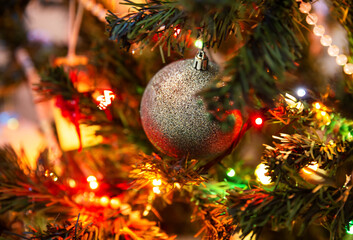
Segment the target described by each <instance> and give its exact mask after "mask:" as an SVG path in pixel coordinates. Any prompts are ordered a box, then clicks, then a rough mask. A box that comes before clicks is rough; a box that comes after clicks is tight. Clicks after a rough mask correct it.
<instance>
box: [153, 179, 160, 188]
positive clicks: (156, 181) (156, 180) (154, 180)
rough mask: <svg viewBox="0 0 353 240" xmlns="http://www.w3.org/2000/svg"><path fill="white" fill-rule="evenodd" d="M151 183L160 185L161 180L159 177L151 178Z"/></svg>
mask: <svg viewBox="0 0 353 240" xmlns="http://www.w3.org/2000/svg"><path fill="white" fill-rule="evenodd" d="M152 184H153V186H160V185H162V180H161V179H153V181H152Z"/></svg>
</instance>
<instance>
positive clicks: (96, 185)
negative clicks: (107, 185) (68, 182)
mask: <svg viewBox="0 0 353 240" xmlns="http://www.w3.org/2000/svg"><path fill="white" fill-rule="evenodd" d="M98 186H99V184H98V182H94V181H93V182H90V183H89V187H90V188H91V189H92V190H95V189H97V188H98Z"/></svg>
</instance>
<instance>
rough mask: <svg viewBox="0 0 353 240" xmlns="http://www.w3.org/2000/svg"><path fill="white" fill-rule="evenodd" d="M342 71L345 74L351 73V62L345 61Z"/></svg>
mask: <svg viewBox="0 0 353 240" xmlns="http://www.w3.org/2000/svg"><path fill="white" fill-rule="evenodd" d="M343 71H344V72H345V73H346V74H348V75H351V74H353V64H352V63H347V64H346V65H344V67H343Z"/></svg>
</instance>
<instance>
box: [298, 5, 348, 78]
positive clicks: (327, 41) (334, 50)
mask: <svg viewBox="0 0 353 240" xmlns="http://www.w3.org/2000/svg"><path fill="white" fill-rule="evenodd" d="M297 2H300V5H299V11H300V12H302V13H304V14H307V16H306V19H305V20H306V22H307V23H308V24H309V25H313V26H314V28H313V33H314V34H315V35H316V36H319V37H321V39H320V43H321V45H322V46H324V47H328V49H327V53H328V55H330V56H331V57H336V63H337V64H338V65H339V66H342V67H343V72H344V73H345V74H347V75H351V74H353V64H352V63H347V62H348V58H347V56H346V55H344V54H339V52H340V49H339V48H338V47H337V46H336V45H333V44H332V37H331V36H330V35H327V34H325V27H324V26H322V25H317V21H318V16H317V15H316V14H315V13H310V11H311V9H312V7H311V3H310V2H303V0H297ZM324 34H325V35H324Z"/></svg>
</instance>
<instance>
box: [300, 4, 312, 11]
mask: <svg viewBox="0 0 353 240" xmlns="http://www.w3.org/2000/svg"><path fill="white" fill-rule="evenodd" d="M310 10H311V4H310V3H306V2H302V3H301V4H300V6H299V11H300V12H302V13H309V12H310Z"/></svg>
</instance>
